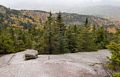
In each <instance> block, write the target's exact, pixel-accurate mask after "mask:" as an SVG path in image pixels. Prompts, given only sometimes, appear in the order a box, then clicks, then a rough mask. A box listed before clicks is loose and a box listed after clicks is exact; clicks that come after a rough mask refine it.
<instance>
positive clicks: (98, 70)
mask: <svg viewBox="0 0 120 77" xmlns="http://www.w3.org/2000/svg"><path fill="white" fill-rule="evenodd" d="M28 51H29V50H28ZM28 51H27V50H26V51H24V52H19V53H16V54H14V56H13V57H12V59H11V58H10V59H11V60H10V62H9V65H6V66H4V67H3V66H1V67H0V77H110V76H109V74H108V72H107V70H106V69H105V68H104V66H103V64H104V63H105V62H106V61H108V59H107V58H106V57H107V56H111V54H110V52H109V51H108V50H100V51H98V52H80V53H72V54H71V53H69V54H63V55H38V58H37V59H33V60H28V61H25V60H24V55H25V53H26V52H28ZM33 51H34V50H32V52H33ZM8 56H9V55H7V56H3V57H1V58H0V63H7V62H4V61H6V60H3V59H8V58H7V57H8ZM10 56H11V55H10ZM1 59H2V60H1Z"/></svg>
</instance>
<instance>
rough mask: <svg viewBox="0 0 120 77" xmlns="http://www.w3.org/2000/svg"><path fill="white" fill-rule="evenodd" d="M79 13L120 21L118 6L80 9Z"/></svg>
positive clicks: (119, 8)
mask: <svg viewBox="0 0 120 77" xmlns="http://www.w3.org/2000/svg"><path fill="white" fill-rule="evenodd" d="M79 13H80V14H81V13H82V14H87V15H95V16H100V17H109V18H117V19H120V15H119V14H120V7H117V6H110V5H108V6H107V5H106V6H105V5H101V6H100V5H98V6H91V7H85V8H82V9H80V10H79Z"/></svg>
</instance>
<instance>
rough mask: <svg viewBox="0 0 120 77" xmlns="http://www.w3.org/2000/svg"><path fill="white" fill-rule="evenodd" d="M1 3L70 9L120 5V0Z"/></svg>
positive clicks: (3, 2)
mask: <svg viewBox="0 0 120 77" xmlns="http://www.w3.org/2000/svg"><path fill="white" fill-rule="evenodd" d="M0 4H1V5H5V6H7V7H10V8H14V9H38V10H47V11H50V10H53V11H59V10H62V11H65V10H66V11H68V9H73V8H81V7H88V6H95V5H113V6H115V5H116V6H120V5H119V4H120V0H0Z"/></svg>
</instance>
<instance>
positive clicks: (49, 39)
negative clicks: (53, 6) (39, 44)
mask: <svg viewBox="0 0 120 77" xmlns="http://www.w3.org/2000/svg"><path fill="white" fill-rule="evenodd" d="M52 37H53V31H52V13H51V12H50V13H49V16H48V18H47V21H46V25H45V38H44V39H45V43H46V46H45V51H47V52H46V53H48V54H52V51H53V49H52Z"/></svg>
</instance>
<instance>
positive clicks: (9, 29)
mask: <svg viewBox="0 0 120 77" xmlns="http://www.w3.org/2000/svg"><path fill="white" fill-rule="evenodd" d="M7 17H8V16H7ZM28 18H30V19H28ZM20 19H21V20H20ZM38 19H39V18H36V19H34V20H33V19H32V17H27V18H26V19H25V20H24V19H23V18H21V17H19V16H18V15H16V16H11V18H10V19H9V21H6V22H4V23H1V24H0V53H11V52H20V51H23V50H25V49H35V50H38V51H39V53H40V54H63V53H69V52H70V53H75V52H81V51H93V50H97V49H98V48H105V45H106V44H107V43H108V41H109V40H108V39H107V38H108V37H107V36H108V33H107V32H106V31H105V29H104V28H103V27H100V28H98V29H96V28H95V27H91V26H92V25H91V24H90V22H89V20H88V18H87V19H86V21H85V24H83V25H65V24H64V23H63V20H62V15H61V13H58V15H57V17H56V18H54V17H53V16H52V13H51V12H50V14H49V16H48V18H47V20H46V22H44V23H41V21H39V20H38ZM23 20H24V21H23ZM1 21H5V20H4V19H2V20H1ZM15 21H17V23H16V22H15ZM34 22H35V23H36V22H37V24H35V23H34ZM20 23H21V24H20ZM17 25H20V26H17ZM21 25H23V26H24V27H21ZM110 36H111V35H110Z"/></svg>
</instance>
